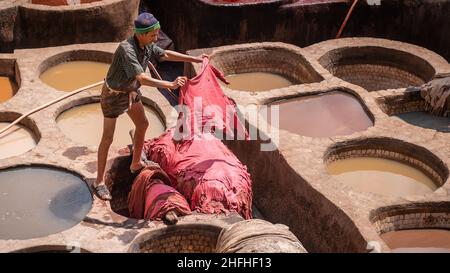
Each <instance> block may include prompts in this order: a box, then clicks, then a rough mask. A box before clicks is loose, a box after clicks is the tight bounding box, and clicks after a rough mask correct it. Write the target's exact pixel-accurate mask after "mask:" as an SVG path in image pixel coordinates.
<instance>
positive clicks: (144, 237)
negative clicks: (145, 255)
mask: <svg viewBox="0 0 450 273" xmlns="http://www.w3.org/2000/svg"><path fill="white" fill-rule="evenodd" d="M182 229H207V230H209V231H211V232H215V233H217V238H216V239H218V237H219V235H220V232H221V231H222V230H223V229H224V227H223V226H220V225H215V224H211V223H181V224H177V225H174V226H165V227H160V228H157V229H155V230H152V231H149V232H147V233H144V234H141V235H139V236H138V237H136V238H135V239H134V240H133V241H132V243H131V245H130V247H129V248H128V250H127V252H130V253H139V252H140V247H141V245H142V244H143V243H145V242H147V241H149V240H157V239H158V237H160V236H161V235H165V234H170V233H172V232H174V231H178V230H182Z"/></svg>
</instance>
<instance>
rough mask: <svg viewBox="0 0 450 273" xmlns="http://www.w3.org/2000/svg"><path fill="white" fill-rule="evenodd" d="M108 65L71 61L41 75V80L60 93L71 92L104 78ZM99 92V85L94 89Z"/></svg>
mask: <svg viewBox="0 0 450 273" xmlns="http://www.w3.org/2000/svg"><path fill="white" fill-rule="evenodd" d="M108 69H109V64H106V63H99V62H91V61H72V62H66V63H61V64H58V65H55V66H53V67H51V68H49V69H48V70H46V71H45V72H44V73H42V74H41V77H40V78H41V80H42V81H43V82H44V83H45V84H47V85H49V86H51V87H53V88H55V89H57V90H60V91H66V92H71V91H74V90H76V89H79V88H82V87H85V86H87V85H90V84H93V83H97V82H100V81H102V80H104V79H105V78H106V74H107V73H108ZM94 89H95V90H101V85H100V86H98V87H94Z"/></svg>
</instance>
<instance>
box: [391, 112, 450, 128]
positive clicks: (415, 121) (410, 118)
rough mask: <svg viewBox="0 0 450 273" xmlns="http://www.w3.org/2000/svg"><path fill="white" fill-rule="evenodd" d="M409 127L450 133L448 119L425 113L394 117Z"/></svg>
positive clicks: (411, 113) (403, 114) (404, 114)
mask: <svg viewBox="0 0 450 273" xmlns="http://www.w3.org/2000/svg"><path fill="white" fill-rule="evenodd" d="M394 118H397V119H401V120H403V121H404V122H407V123H409V124H411V125H415V126H418V127H422V128H427V129H433V130H436V131H439V132H444V133H450V118H447V117H440V116H435V115H430V114H428V113H427V112H409V113H402V114H397V115H395V117H394Z"/></svg>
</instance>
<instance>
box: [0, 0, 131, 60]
mask: <svg viewBox="0 0 450 273" xmlns="http://www.w3.org/2000/svg"><path fill="white" fill-rule="evenodd" d="M138 8H139V0H103V1H95V2H92V3H86V4H81V5H70V6H46V5H37V4H31V3H28V1H9V0H6V1H4V2H0V52H12V51H13V50H14V49H17V48H36V47H49V46H59V45H68V44H81V43H98V42H117V41H121V40H123V39H125V38H126V37H128V36H129V35H131V34H132V33H133V21H134V19H135V17H136V16H137V13H138Z"/></svg>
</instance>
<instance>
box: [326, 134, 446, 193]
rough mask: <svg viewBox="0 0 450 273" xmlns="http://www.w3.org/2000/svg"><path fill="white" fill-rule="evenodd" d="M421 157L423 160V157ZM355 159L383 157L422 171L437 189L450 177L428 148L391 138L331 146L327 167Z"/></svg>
mask: <svg viewBox="0 0 450 273" xmlns="http://www.w3.org/2000/svg"><path fill="white" fill-rule="evenodd" d="M419 155H420V157H421V158H419ZM352 157H379V158H386V159H391V160H395V161H399V162H402V163H404V164H407V165H409V166H412V167H414V168H417V169H419V170H421V171H422V172H423V173H424V174H426V175H427V176H428V177H429V178H430V179H431V180H432V181H433V182H434V183H435V185H436V186H437V187H442V186H443V185H444V184H445V183H446V180H447V179H448V178H449V170H448V166H446V164H445V163H444V161H443V160H441V159H440V158H439V157H438V156H436V155H435V154H434V153H432V152H431V151H429V150H428V149H426V148H425V147H422V146H418V145H416V144H413V143H409V142H406V141H402V140H399V139H394V138H388V137H377V138H366V139H352V140H349V141H344V142H339V143H336V144H334V145H332V146H331V147H328V149H327V151H326V152H325V154H324V156H323V159H324V163H325V164H330V163H332V162H334V161H337V160H341V159H345V158H352Z"/></svg>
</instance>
